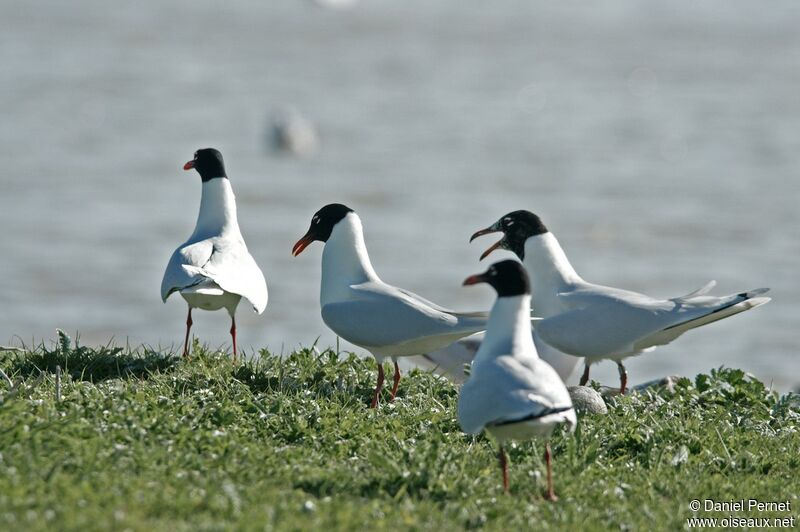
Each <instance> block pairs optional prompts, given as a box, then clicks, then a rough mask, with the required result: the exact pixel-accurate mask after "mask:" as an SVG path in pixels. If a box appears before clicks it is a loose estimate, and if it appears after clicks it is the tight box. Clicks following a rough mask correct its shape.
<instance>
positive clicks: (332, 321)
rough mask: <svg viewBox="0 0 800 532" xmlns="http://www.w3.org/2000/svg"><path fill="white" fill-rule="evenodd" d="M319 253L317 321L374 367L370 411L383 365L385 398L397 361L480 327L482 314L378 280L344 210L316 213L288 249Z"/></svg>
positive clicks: (354, 221)
mask: <svg viewBox="0 0 800 532" xmlns="http://www.w3.org/2000/svg"><path fill="white" fill-rule="evenodd" d="M315 241H321V242H324V243H325V247H324V249H323V250H322V279H321V284H320V307H321V310H322V320H323V321H324V322H325V324H326V325H327V326H328V327H330V328H331V330H333V332H335V333H336V334H337V335H338V336H340V337H342V338H344V339H345V340H347V341H348V342H350V343H353V344H355V345H357V346H359V347H362V348H364V349H366V350H367V351H369V352H370V353H371V354H372V356H374V357H375V359H376V360H377V362H378V382H377V384H376V386H375V392H374V393H373V397H372V403H371V406H372V408H375V407H376V406H377V405H378V401H379V398H380V393H381V389H382V388H383V381H384V372H383V361H384V360H385V359H386V358H391V359H392V361H393V362H394V383H393V386H392V391H391V399H392V400H393V399H394V398H395V395H396V394H397V388H398V385H399V382H400V367H399V366H398V364H397V358H398V357H403V356H413V355H420V354H422V353H426V352H429V351H433V350H436V349H439V348H441V347H443V346H445V345H447V344H450V343H452V342H454V341H455V340H457V339H459V338H462V337H464V336H467V335H470V334H473V333H475V332H477V331H482V330H484V329H485V328H486V322H487V319H488V315H487V313H486V312H475V313H461V312H454V311H452V310H448V309H445V308H444V307H441V306H439V305H437V304H436V303H432V302H431V301H428V300H427V299H424V298H422V297H420V296H418V295H416V294H414V293H412V292H409V291H407V290H404V289H402V288H397V287H395V286H392V285H389V284H387V283H384V282H383V281H381V279H380V278H379V277H378V274H377V273H375V269H374V268H373V267H372V263H371V262H370V259H369V255H368V254H367V246H366V243H365V242H364V231H363V228H362V225H361V219H360V218H359V217H358V215H357V214H356V213H355V212H354V211H353V210H352V209H350V208H349V207H347V206H345V205H342V204H339V203H332V204H330V205H326V206H325V207H323V208H322V209H320V210H319V211H317V212H316V213H315V214H314V216H313V217H312V218H311V226H310V227H309V229H308V232H306V234H305V235H303V237H302V238H300V240H298V241H297V243H296V244H295V245H294V247H293V248H292V255H294V256H295V257H296V256H297V255H299V254H300V253H302V252H303V250H304V249H305V248H306V247H308V246H309V245H310V244H311V243H312V242H315Z"/></svg>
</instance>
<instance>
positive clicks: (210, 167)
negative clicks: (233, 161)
mask: <svg viewBox="0 0 800 532" xmlns="http://www.w3.org/2000/svg"><path fill="white" fill-rule="evenodd" d="M192 168H194V169H195V170H197V173H199V174H200V178H201V179H202V180H203V183H205V182H206V181H210V180H212V179H214V178H217V177H224V178H227V177H228V176H227V175H226V174H225V163H224V162H223V160H222V154H221V153H220V152H219V150H215V149H214V148H203V149H200V150H197V151H196V152H194V159H192V160H191V161H189V162H188V163H186V164H184V165H183V169H184V170H191V169H192Z"/></svg>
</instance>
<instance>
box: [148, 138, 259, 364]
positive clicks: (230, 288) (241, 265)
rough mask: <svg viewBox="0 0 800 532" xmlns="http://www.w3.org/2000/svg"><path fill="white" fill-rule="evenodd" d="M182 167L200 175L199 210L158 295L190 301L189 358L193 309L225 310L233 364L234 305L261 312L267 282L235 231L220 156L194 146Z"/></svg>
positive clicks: (233, 209)
mask: <svg viewBox="0 0 800 532" xmlns="http://www.w3.org/2000/svg"><path fill="white" fill-rule="evenodd" d="M183 169H184V170H191V169H195V170H197V173H199V174H200V178H201V179H202V183H203V185H202V186H203V190H202V195H201V197H200V212H199V214H198V215H197V224H196V225H195V228H194V232H193V233H192V235H191V236H190V237H189V240H187V241H186V242H184V243H183V244H181V245H180V246H178V249H176V250H175V252H174V253H173V254H172V257H171V258H170V260H169V263H168V264H167V269H166V271H165V272H164V279H163V280H162V281H161V299H162V300H163V301H164V302H165V303H166V301H167V298H168V297H169V296H170V295H171V294H172V293H173V292H179V293H180V294H181V296H182V297H183V299H185V300H186V303H187V304H188V305H189V314H188V316H187V318H186V338H185V340H184V344H183V356H184V357H188V356H189V331H190V330H191V328H192V309H193V308H200V309H203V310H219V309H221V308H224V309H225V310H227V311H228V315H229V316H230V317H231V329H230V334H231V339H232V341H233V361H234V363H236V318H235V314H236V307H237V306H238V305H239V301H240V300H241V299H242V297H244V298H246V299H247V300H248V301H250V303H251V304H252V305H253V310H255V311H256V312H257V313H258V314H261V313H262V312H264V309H265V308H266V306H267V282H266V281H265V280H264V275H263V274H262V273H261V270H260V269H259V267H258V265H257V264H256V261H255V260H254V259H253V257H252V256H251V255H250V253H249V252H248V251H247V245H246V244H245V243H244V238H243V237H242V233H241V231H240V230H239V222H238V220H237V217H236V198H235V197H234V195H233V189H232V188H231V183H230V180H229V179H228V176H227V174H226V173H225V164H224V163H223V160H222V154H221V153H220V152H219V151H217V150H215V149H213V148H205V149H202V150H197V151H196V152H195V154H194V158H193V159H192V160H191V161H189V162H187V163H186V164H185V165H184V166H183Z"/></svg>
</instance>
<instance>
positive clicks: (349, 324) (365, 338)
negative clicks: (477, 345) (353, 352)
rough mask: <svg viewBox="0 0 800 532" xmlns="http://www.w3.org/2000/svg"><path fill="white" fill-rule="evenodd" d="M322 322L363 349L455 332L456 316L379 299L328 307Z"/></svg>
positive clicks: (418, 306)
mask: <svg viewBox="0 0 800 532" xmlns="http://www.w3.org/2000/svg"><path fill="white" fill-rule="evenodd" d="M322 320H323V321H324V322H325V324H326V325H327V326H328V327H330V328H331V329H332V330H333V331H334V332H335V333H336V334H338V335H339V336H341V337H342V338H344V339H345V340H347V341H349V342H352V343H354V344H356V345H360V346H362V347H371V346H385V345H397V344H402V343H405V342H408V341H411V340H415V339H419V338H425V337H429V336H437V335H441V334H445V333H447V332H448V331H454V330H455V329H456V328H457V325H458V319H457V318H455V317H454V316H452V315H450V314H448V313H446V312H442V311H440V310H437V309H435V308H432V307H429V306H427V305H422V304H414V303H413V302H411V301H410V300H408V299H404V298H397V297H390V296H383V297H381V296H377V295H373V296H372V297H370V298H365V299H357V300H352V301H343V302H339V303H328V304H327V305H325V306H323V307H322Z"/></svg>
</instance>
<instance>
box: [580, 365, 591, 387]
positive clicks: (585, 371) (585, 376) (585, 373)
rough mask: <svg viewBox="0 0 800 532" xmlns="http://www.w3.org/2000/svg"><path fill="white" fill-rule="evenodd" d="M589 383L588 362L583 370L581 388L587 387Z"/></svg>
mask: <svg viewBox="0 0 800 532" xmlns="http://www.w3.org/2000/svg"><path fill="white" fill-rule="evenodd" d="M587 382H589V363H588V362H586V366H585V367H584V368H583V375H581V382H579V383H578V384H580V385H581V386H586V383H587Z"/></svg>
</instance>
